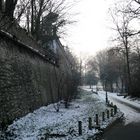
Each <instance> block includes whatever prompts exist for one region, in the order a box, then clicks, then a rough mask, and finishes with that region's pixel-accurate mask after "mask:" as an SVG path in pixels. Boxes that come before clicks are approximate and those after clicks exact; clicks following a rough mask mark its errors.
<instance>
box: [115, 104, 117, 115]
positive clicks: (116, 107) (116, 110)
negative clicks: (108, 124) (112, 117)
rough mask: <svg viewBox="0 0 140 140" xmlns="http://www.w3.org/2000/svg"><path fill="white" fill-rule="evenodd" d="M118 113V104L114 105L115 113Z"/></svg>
mask: <svg viewBox="0 0 140 140" xmlns="http://www.w3.org/2000/svg"><path fill="white" fill-rule="evenodd" d="M116 113H117V106H116V105H114V114H116Z"/></svg>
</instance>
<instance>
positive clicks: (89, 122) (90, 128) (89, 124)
mask: <svg viewBox="0 0 140 140" xmlns="http://www.w3.org/2000/svg"><path fill="white" fill-rule="evenodd" d="M88 128H89V130H92V119H91V118H90V117H89V118H88Z"/></svg>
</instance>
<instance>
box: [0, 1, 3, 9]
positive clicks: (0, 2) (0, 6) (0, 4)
mask: <svg viewBox="0 0 140 140" xmlns="http://www.w3.org/2000/svg"><path fill="white" fill-rule="evenodd" d="M2 1H3V0H0V12H1V11H2Z"/></svg>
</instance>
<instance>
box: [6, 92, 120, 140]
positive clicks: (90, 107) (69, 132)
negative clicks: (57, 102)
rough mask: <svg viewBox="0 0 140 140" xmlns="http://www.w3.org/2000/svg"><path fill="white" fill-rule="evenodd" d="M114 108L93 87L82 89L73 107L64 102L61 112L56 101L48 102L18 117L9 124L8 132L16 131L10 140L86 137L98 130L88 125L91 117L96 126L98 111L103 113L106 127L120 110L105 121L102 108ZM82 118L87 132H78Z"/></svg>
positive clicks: (51, 139) (62, 139)
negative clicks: (56, 109)
mask: <svg viewBox="0 0 140 140" xmlns="http://www.w3.org/2000/svg"><path fill="white" fill-rule="evenodd" d="M107 109H109V110H110V108H109V107H107V106H106V104H105V102H104V100H102V99H101V98H100V96H99V95H96V94H93V93H92V92H90V91H85V90H81V93H80V96H79V98H78V99H76V100H74V101H72V103H71V105H70V107H69V109H65V108H64V105H63V104H61V107H60V112H56V111H55V109H54V105H53V104H51V105H48V106H44V107H41V108H40V109H38V110H35V111H34V112H33V113H29V114H28V115H26V116H25V117H23V118H21V119H19V120H16V121H14V123H13V124H12V125H10V126H9V127H8V132H10V133H12V136H11V137H9V139H10V140H44V139H45V137H46V138H47V139H49V140H74V139H75V140H82V139H83V140H86V139H87V138H88V137H89V136H93V135H94V134H96V133H98V130H97V129H95V128H93V129H92V130H89V129H88V118H89V117H91V118H92V120H93V126H95V122H94V120H95V114H99V123H100V127H101V128H106V127H107V126H108V125H109V124H110V123H112V122H113V121H114V120H115V119H117V118H118V117H119V116H120V115H121V114H120V112H119V113H118V114H116V115H115V116H114V117H110V118H109V119H107V118H106V117H105V121H104V122H103V121H102V118H101V116H102V112H103V111H104V112H106V110H107ZM78 121H82V131H83V134H82V135H81V136H79V134H78ZM7 139H8V138H7Z"/></svg>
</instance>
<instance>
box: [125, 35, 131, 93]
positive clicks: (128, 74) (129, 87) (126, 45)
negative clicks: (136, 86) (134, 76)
mask: <svg viewBox="0 0 140 140" xmlns="http://www.w3.org/2000/svg"><path fill="white" fill-rule="evenodd" d="M127 38H128V37H127V36H125V51H126V67H127V86H128V94H129V95H130V94H131V92H132V91H131V88H132V86H131V74H130V62H129V48H128V40H127Z"/></svg>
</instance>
